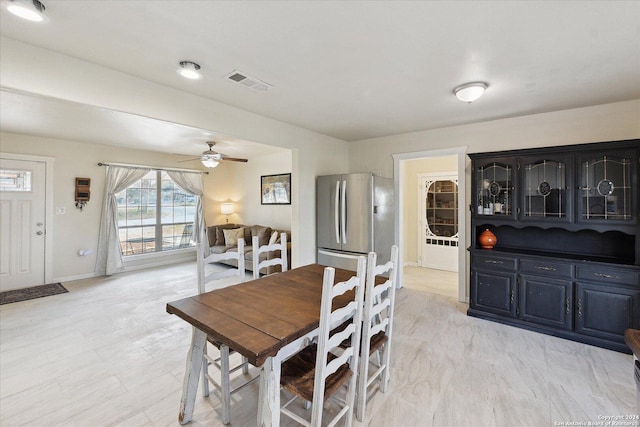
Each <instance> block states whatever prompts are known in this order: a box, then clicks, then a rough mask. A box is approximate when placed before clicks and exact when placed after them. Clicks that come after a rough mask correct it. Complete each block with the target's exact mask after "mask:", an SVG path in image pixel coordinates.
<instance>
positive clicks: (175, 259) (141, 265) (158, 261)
mask: <svg viewBox="0 0 640 427" xmlns="http://www.w3.org/2000/svg"><path fill="white" fill-rule="evenodd" d="M158 255H159V256H156V257H154V258H147V259H137V260H134V261H127V260H126V259H125V261H124V270H123V271H122V272H127V271H136V270H142V269H145V268H152V267H161V266H163V265H170V264H178V263H180V262H186V261H195V260H196V253H195V251H189V252H183V253H181V254H179V255H178V256H176V255H177V254H175V253H174V254H158ZM163 255H164V256H163ZM92 277H97V276H96V273H95V272H91V273H84V274H76V275H73V276H65V277H54V278H53V279H52V280H51V283H58V282H60V283H64V282H72V281H74V280H82V279H90V278H92Z"/></svg>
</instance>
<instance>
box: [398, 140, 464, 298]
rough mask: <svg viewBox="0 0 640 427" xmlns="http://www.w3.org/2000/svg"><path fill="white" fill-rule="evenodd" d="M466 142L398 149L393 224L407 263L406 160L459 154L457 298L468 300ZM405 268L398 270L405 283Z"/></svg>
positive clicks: (401, 262)
mask: <svg viewBox="0 0 640 427" xmlns="http://www.w3.org/2000/svg"><path fill="white" fill-rule="evenodd" d="M467 149H468V147H467V146H463V147H452V148H443V149H439V150H427V151H416V152H412V153H397V154H392V157H393V182H394V187H395V192H396V194H397V197H396V198H395V201H394V203H395V208H396V212H397V216H396V221H395V224H394V233H395V242H396V244H397V245H398V248H399V249H400V251H399V252H400V253H399V258H400V264H401V265H404V254H403V250H402V248H403V247H404V245H403V243H404V242H403V234H402V230H403V229H404V222H403V219H402V218H403V212H404V208H403V205H404V191H403V188H404V185H403V177H404V162H405V161H406V160H414V159H422V158H425V157H445V156H453V155H455V156H457V157H458V205H459V206H460V209H458V224H459V229H458V233H459V239H458V301H460V302H465V303H466V302H468V301H469V298H468V295H469V269H468V268H466V259H467V250H466V248H467V246H468V242H467V209H466V206H467V201H466V200H467V177H466V164H467V161H466V153H467ZM402 279H403V272H402V269H400V271H399V280H398V285H399V286H401V285H402Z"/></svg>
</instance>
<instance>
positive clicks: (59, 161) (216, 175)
mask: <svg viewBox="0 0 640 427" xmlns="http://www.w3.org/2000/svg"><path fill="white" fill-rule="evenodd" d="M0 151H1V152H2V153H16V154H28V155H36V156H46V157H53V158H55V161H54V163H53V165H54V166H53V167H54V178H53V179H54V182H53V188H54V191H53V205H54V207H63V208H65V209H66V213H65V214H64V215H54V217H53V224H48V225H47V237H49V238H52V239H53V242H52V244H53V248H54V253H53V262H52V269H53V272H52V273H53V280H55V281H68V280H73V279H79V278H84V277H91V276H93V271H94V268H95V261H96V258H95V255H96V248H97V246H98V228H99V226H100V216H101V213H102V205H103V199H104V184H105V168H104V167H100V166H98V162H116V163H133V164H141V165H147V166H157V167H185V164H184V163H180V164H178V163H177V160H178V159H183V157H179V158H178V157H177V156H174V155H170V154H164V153H156V152H150V151H141V150H131V149H126V148H118V147H113V146H106V145H101V144H86V143H81V142H74V141H62V140H55V139H49V138H41V137H36V136H28V135H17V134H12V133H6V132H3V133H0ZM186 165H187V166H186V167H191V168H193V169H198V168H199V163H198V162H193V164H191V163H188V164H186ZM274 168H276V169H277V171H278V172H273V170H274ZM290 170H291V154H290V152H289V151H283V153H282V154H276V155H271V156H265V159H257V160H255V161H252V162H250V163H247V164H239V163H232V162H226V163H222V164H221V165H220V166H218V167H217V168H215V169H213V170H211V171H210V173H209V175H205V177H204V186H205V201H204V207H205V218H206V221H207V223H211V224H213V223H220V222H224V220H225V217H224V216H222V215H220V203H221V202H222V201H228V200H239V201H241V202H242V203H240V206H241V209H239V215H240V217H239V218H235V217H232V218H231V220H238V221H239V222H240V221H245V220H246V221H247V223H263V224H267V225H271V223H272V222H277V224H276V225H277V226H278V227H281V228H287V229H288V228H290V227H291V207H290V206H286V207H284V209H283V211H277V210H272V209H260V202H259V199H258V202H257V204H256V203H255V202H253V203H249V201H250V200H253V199H255V198H256V197H257V196H255V194H253V193H255V192H257V191H258V190H257V189H256V190H251V188H252V187H254V188H255V187H258V186H259V179H260V178H259V176H260V175H265V174H271V173H280V172H282V171H290ZM256 176H257V178H256ZM76 177H85V178H91V200H90V201H89V203H87V206H86V207H85V208H84V209H83V210H82V211H80V210H79V209H77V208H76V207H75V205H74V185H75V178H76ZM256 182H257V183H256ZM250 184H251V185H250ZM244 188H249V189H250V190H249V191H245V190H244ZM244 201H247V203H246V205H245V204H244ZM269 208H271V207H269ZM274 208H276V207H274ZM277 208H283V207H281V206H278V207H277ZM285 211H286V212H285ZM249 212H250V213H249ZM80 249H90V250H92V253H91V255H89V256H83V257H81V256H79V255H78V250H80ZM183 256H186V257H187V258H194V259H195V256H194V255H193V254H187V255H183ZM146 262H147V263H152V264H153V263H154V261H153V260H147V261H146ZM155 262H158V261H157V260H156V261H155ZM165 262H166V261H165ZM128 264H129V265H135V263H133V264H131V263H128Z"/></svg>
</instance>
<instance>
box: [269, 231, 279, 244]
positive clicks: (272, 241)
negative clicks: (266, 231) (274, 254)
mask: <svg viewBox="0 0 640 427" xmlns="http://www.w3.org/2000/svg"><path fill="white" fill-rule="evenodd" d="M277 241H278V232H277V231H274V232H273V233H271V238H270V239H269V245H273V244H275V243H276V242H277Z"/></svg>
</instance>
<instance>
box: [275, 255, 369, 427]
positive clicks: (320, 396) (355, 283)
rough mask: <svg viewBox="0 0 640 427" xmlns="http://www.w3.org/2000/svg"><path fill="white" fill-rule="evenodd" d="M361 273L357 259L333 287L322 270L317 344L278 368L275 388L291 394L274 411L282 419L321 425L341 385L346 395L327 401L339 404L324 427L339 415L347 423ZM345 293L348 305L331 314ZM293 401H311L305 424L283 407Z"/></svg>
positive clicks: (361, 264)
mask: <svg viewBox="0 0 640 427" xmlns="http://www.w3.org/2000/svg"><path fill="white" fill-rule="evenodd" d="M365 273H366V260H365V258H364V257H360V258H359V259H358V271H357V273H356V275H355V276H352V277H351V278H350V279H349V280H347V281H344V282H339V283H335V284H334V277H335V269H334V268H333V267H326V268H325V269H324V278H323V284H322V303H321V307H320V327H319V334H318V338H317V344H315V343H314V344H311V345H309V346H307V347H305V348H304V349H303V350H302V351H300V352H299V353H297V354H296V355H294V356H293V357H291V358H290V359H288V360H287V361H285V362H284V363H283V364H282V370H281V377H280V384H281V386H282V389H284V390H287V391H288V392H290V393H293V397H292V398H291V399H289V400H288V401H287V402H286V403H284V404H283V405H282V406H281V408H280V411H281V413H282V414H283V415H286V416H287V417H289V418H291V419H293V420H295V421H297V422H298V423H300V424H302V425H305V426H307V427H318V426H320V425H321V423H322V416H323V412H324V411H323V410H324V404H325V402H327V400H328V399H329V398H330V397H332V396H334V395H335V394H336V392H337V391H338V390H341V389H344V387H345V386H346V397H345V398H344V399H332V401H334V400H335V401H336V403H337V404H338V405H339V406H340V410H339V411H338V413H337V414H336V415H335V416H334V417H333V418H332V419H331V421H329V422H328V425H334V424H335V423H336V422H337V421H338V420H340V419H341V418H342V417H345V424H346V425H347V426H350V425H351V423H352V419H353V409H354V404H355V393H356V373H357V369H358V351H359V347H360V334H361V329H362V306H363V299H364V297H363V294H364V284H365ZM349 291H354V292H353V294H352V295H353V296H352V297H351V299H350V300H349V302H348V303H346V305H344V306H343V307H339V308H337V309H336V310H334V311H332V305H333V303H334V299H335V298H337V297H339V296H341V295H343V294H345V293H347V292H349ZM339 325H343V328H342V329H341V330H340V331H339V332H334V333H332V334H330V332H331V331H332V330H333V329H335V328H336V327H337V326H339ZM344 341H348V342H349V343H352V344H350V345H349V346H348V347H340V344H341V343H342V342H344ZM338 354H339V355H338ZM298 397H300V398H302V399H304V400H305V401H306V402H311V420H307V419H304V418H302V417H301V416H300V415H298V414H296V413H294V412H293V411H292V410H290V409H289V406H290V405H291V404H292V403H293V402H294V401H295V400H296V399H297V398H298ZM305 407H306V406H305ZM324 424H327V423H324Z"/></svg>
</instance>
